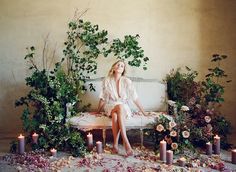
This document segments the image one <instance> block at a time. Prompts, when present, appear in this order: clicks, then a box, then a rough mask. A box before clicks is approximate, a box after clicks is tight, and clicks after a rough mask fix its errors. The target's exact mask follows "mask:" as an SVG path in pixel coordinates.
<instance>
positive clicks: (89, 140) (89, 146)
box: [87, 133, 93, 150]
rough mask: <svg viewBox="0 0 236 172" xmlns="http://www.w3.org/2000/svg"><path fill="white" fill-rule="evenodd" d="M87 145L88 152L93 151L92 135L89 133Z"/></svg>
mask: <svg viewBox="0 0 236 172" xmlns="http://www.w3.org/2000/svg"><path fill="white" fill-rule="evenodd" d="M87 144H88V150H92V149H93V135H92V134H91V133H89V134H88V135H87Z"/></svg>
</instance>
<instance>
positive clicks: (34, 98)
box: [12, 19, 149, 156]
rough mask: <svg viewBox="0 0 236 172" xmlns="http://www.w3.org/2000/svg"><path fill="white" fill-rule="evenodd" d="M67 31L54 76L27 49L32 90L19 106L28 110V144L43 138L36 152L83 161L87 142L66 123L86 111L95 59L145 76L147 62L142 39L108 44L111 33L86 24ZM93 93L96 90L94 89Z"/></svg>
mask: <svg viewBox="0 0 236 172" xmlns="http://www.w3.org/2000/svg"><path fill="white" fill-rule="evenodd" d="M68 27H69V29H68V32H67V40H66V41H65V43H64V45H65V48H64V50H63V54H64V57H63V58H61V60H60V61H59V62H57V63H55V66H54V68H53V69H52V70H49V69H46V68H45V65H43V68H42V69H40V68H39V67H38V66H37V64H36V63H35V58H36V57H35V47H33V46H32V47H30V48H27V50H28V53H27V55H26V56H25V60H27V62H28V65H29V70H30V71H31V76H28V77H27V78H26V85H27V86H29V87H30V88H31V90H30V91H29V92H28V94H27V95H26V96H25V97H21V98H20V99H19V100H16V103H15V104H16V106H24V110H23V113H22V117H21V119H22V121H23V128H24V131H25V132H26V133H28V136H27V140H28V141H27V142H28V143H30V142H31V135H32V133H34V132H36V133H38V134H39V141H38V145H34V148H45V149H50V148H52V147H54V148H57V149H58V150H67V151H70V152H71V153H72V154H73V155H74V156H80V155H83V154H84V153H85V146H84V139H83V138H82V136H81V134H80V133H79V132H78V131H75V130H74V129H73V128H71V127H70V126H69V125H68V124H67V123H66V119H67V118H68V117H69V116H68V115H75V114H77V112H78V109H83V108H84V107H80V102H81V101H82V100H81V99H80V97H79V95H80V94H83V93H85V91H87V90H86V88H85V83H86V79H89V78H90V75H91V74H96V71H97V58H98V57H99V56H105V57H109V55H110V54H111V55H113V56H115V57H116V58H118V59H125V60H127V61H128V64H129V65H131V66H135V67H143V69H144V70H146V69H147V62H148V60H149V59H148V57H144V51H143V49H142V48H141V47H140V46H139V45H138V38H139V36H138V35H136V36H131V35H127V36H125V37H124V40H123V41H121V40H120V39H114V40H112V41H109V40H108V31H106V30H99V27H98V25H93V24H92V23H90V22H88V21H86V22H84V21H83V20H82V19H75V20H73V21H71V22H69V24H68ZM110 42H111V43H110ZM43 59H44V58H43ZM91 90H94V88H93V86H92V85H90V91H91ZM68 103H70V104H71V105H73V106H72V107H71V109H70V112H69V113H68V111H67V110H68V109H67V108H66V105H67V104H68ZM14 147H15V146H12V148H14Z"/></svg>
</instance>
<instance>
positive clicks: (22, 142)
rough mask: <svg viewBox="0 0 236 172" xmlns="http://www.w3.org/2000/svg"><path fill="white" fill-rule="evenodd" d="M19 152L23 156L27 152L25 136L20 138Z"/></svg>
mask: <svg viewBox="0 0 236 172" xmlns="http://www.w3.org/2000/svg"><path fill="white" fill-rule="evenodd" d="M18 152H19V154H23V153H24V152H25V136H23V135H22V134H20V135H19V136H18Z"/></svg>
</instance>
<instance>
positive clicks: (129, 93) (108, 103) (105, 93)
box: [99, 76, 138, 118]
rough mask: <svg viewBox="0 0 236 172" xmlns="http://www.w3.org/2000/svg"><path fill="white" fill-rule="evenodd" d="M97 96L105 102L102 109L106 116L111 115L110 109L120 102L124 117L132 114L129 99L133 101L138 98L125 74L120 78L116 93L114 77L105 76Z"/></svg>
mask: <svg viewBox="0 0 236 172" xmlns="http://www.w3.org/2000/svg"><path fill="white" fill-rule="evenodd" d="M99 98H101V99H102V100H104V102H105V106H104V110H105V113H106V115H107V116H111V111H112V109H113V108H114V107H115V106H116V105H119V104H122V105H124V111H125V114H126V118H129V117H130V116H131V115H132V112H131V109H130V107H129V103H130V101H135V100H136V99H137V98H138V95H137V92H136V89H135V88H134V86H133V83H132V81H131V80H130V79H129V78H127V77H125V76H122V77H121V78H120V82H119V94H118V89H117V88H116V82H115V80H114V78H113V77H107V78H105V79H104V81H103V84H102V91H101V93H100V97H99Z"/></svg>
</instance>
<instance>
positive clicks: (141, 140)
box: [140, 128, 143, 148]
mask: <svg viewBox="0 0 236 172" xmlns="http://www.w3.org/2000/svg"><path fill="white" fill-rule="evenodd" d="M140 144H141V145H140V146H141V148H142V147H143V129H142V128H140Z"/></svg>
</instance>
